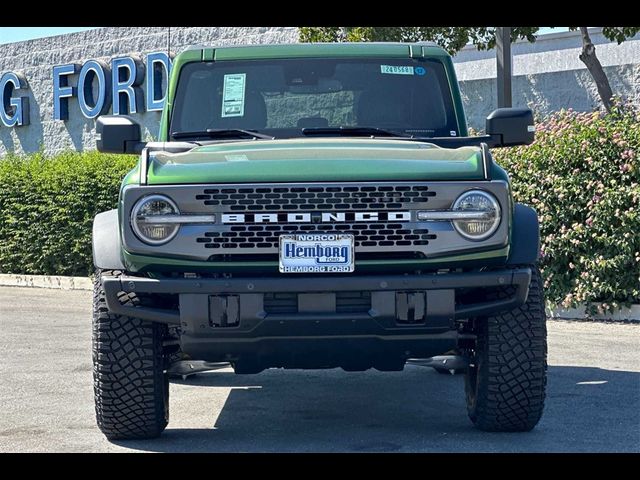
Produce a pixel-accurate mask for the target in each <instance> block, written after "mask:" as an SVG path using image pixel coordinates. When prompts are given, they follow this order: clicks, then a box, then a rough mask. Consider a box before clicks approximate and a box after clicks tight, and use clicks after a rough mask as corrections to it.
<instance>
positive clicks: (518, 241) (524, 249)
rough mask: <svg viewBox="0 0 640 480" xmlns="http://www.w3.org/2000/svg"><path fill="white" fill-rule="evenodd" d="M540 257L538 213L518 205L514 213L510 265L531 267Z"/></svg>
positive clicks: (508, 260) (525, 206) (526, 206)
mask: <svg viewBox="0 0 640 480" xmlns="http://www.w3.org/2000/svg"><path fill="white" fill-rule="evenodd" d="M539 256H540V225H539V224H538V214H537V213H536V211H535V210H534V209H533V208H531V207H529V206H528V205H524V204H522V203H516V204H515V208H514V211H513V224H512V230H511V248H510V251H509V258H508V259H507V264H508V265H531V264H534V263H536V262H537V260H538V257H539Z"/></svg>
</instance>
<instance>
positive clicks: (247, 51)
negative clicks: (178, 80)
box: [179, 42, 449, 61]
mask: <svg viewBox="0 0 640 480" xmlns="http://www.w3.org/2000/svg"><path fill="white" fill-rule="evenodd" d="M198 53H200V54H201V56H202V57H201V58H202V60H205V61H211V60H214V61H215V60H250V59H260V58H304V57H373V56H384V57H399V58H424V57H443V56H449V54H448V53H447V52H446V51H445V50H444V49H443V48H442V47H440V46H438V45H436V44H435V43H433V42H417V43H402V42H345V43H340V42H338V43H276V44H260V45H239V46H238V45H234V46H228V45H225V46H215V47H202V46H197V47H190V48H188V49H186V50H185V51H184V52H182V53H181V54H180V55H179V57H181V56H189V57H193V55H194V54H198Z"/></svg>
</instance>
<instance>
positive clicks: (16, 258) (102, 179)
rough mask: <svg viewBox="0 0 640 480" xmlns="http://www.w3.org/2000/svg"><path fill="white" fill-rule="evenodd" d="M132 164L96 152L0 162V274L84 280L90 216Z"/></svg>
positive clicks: (112, 201) (104, 206)
mask: <svg viewBox="0 0 640 480" xmlns="http://www.w3.org/2000/svg"><path fill="white" fill-rule="evenodd" d="M136 162H137V159H136V158H135V157H133V156H117V155H105V154H100V153H97V152H87V153H63V154H60V155H55V156H52V157H46V156H45V155H44V154H42V153H37V154H34V155H29V156H24V157H22V156H20V157H18V156H11V155H10V156H7V157H4V158H2V159H0V273H29V274H41V275H74V276H82V275H89V274H90V273H91V272H92V271H93V266H92V258H91V227H92V224H93V217H94V216H95V215H96V214H97V213H99V212H102V211H104V210H109V209H111V208H115V207H116V204H117V200H118V191H119V188H120V182H121V180H122V177H123V176H124V175H125V174H126V172H127V171H129V170H130V169H131V168H133V166H134V165H135V163H136Z"/></svg>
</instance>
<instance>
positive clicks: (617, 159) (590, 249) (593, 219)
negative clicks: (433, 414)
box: [494, 102, 640, 313]
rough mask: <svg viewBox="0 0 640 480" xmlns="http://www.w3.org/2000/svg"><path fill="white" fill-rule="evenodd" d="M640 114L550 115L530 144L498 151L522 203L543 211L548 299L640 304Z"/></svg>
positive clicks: (607, 306) (621, 108) (624, 108)
mask: <svg viewBox="0 0 640 480" xmlns="http://www.w3.org/2000/svg"><path fill="white" fill-rule="evenodd" d="M639 121H640V115H639V114H638V111H637V110H635V109H634V108H632V107H631V106H629V105H623V104H621V103H619V102H618V103H617V105H616V106H615V108H614V109H613V111H612V112H611V113H610V114H606V115H605V114H601V113H598V112H594V113H576V112H573V111H571V110H569V111H561V112H558V113H556V114H553V115H551V116H550V117H549V118H547V119H546V120H545V121H544V122H542V123H540V124H539V125H537V127H536V141H535V142H534V143H533V144H532V145H529V146H524V147H515V148H511V149H503V150H495V151H494V155H495V158H496V161H497V162H498V163H499V164H501V165H502V166H504V167H505V168H506V169H507V171H508V172H509V174H510V175H511V180H512V183H513V193H514V197H515V199H516V201H519V202H523V203H526V204H529V205H531V206H532V207H534V208H535V209H536V210H537V211H538V215H539V218H540V229H541V250H542V258H541V267H542V270H543V276H544V279H545V286H546V296H547V300H548V301H550V302H551V303H555V304H561V305H563V306H565V307H575V306H577V305H578V304H582V303H586V304H587V305H589V310H590V311H591V312H592V313H594V312H595V308H594V305H593V304H592V302H602V310H606V311H607V310H608V311H611V310H614V309H616V308H619V306H620V305H621V304H624V305H628V304H629V303H640V267H639V266H638V265H639V262H640V212H639V204H640V161H639V160H638V156H639V155H640V123H638V122H639Z"/></svg>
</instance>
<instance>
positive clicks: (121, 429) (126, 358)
mask: <svg viewBox="0 0 640 480" xmlns="http://www.w3.org/2000/svg"><path fill="white" fill-rule="evenodd" d="M102 273H107V274H109V275H119V274H120V273H121V272H117V271H100V270H98V271H96V276H95V280H94V289H93V389H94V394H95V408H96V419H97V422H98V427H99V428H100V430H101V431H102V433H104V435H105V436H106V437H107V438H108V439H109V440H126V439H145V438H155V437H157V436H159V435H160V434H161V433H162V431H163V430H164V429H165V427H166V426H167V423H168V421H169V380H168V375H167V374H166V373H165V371H166V366H167V365H166V363H167V358H166V356H165V355H164V354H163V346H162V342H163V338H164V336H165V334H166V326H164V325H162V324H158V323H153V322H147V321H144V320H140V319H138V318H130V317H124V316H120V315H114V314H112V313H110V312H109V310H108V308H107V305H106V302H105V294H104V289H103V287H102V275H101V274H102ZM120 301H121V302H122V303H124V304H129V305H136V304H138V303H139V302H140V299H139V298H138V297H137V296H136V295H135V294H127V293H124V292H121V293H120Z"/></svg>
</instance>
